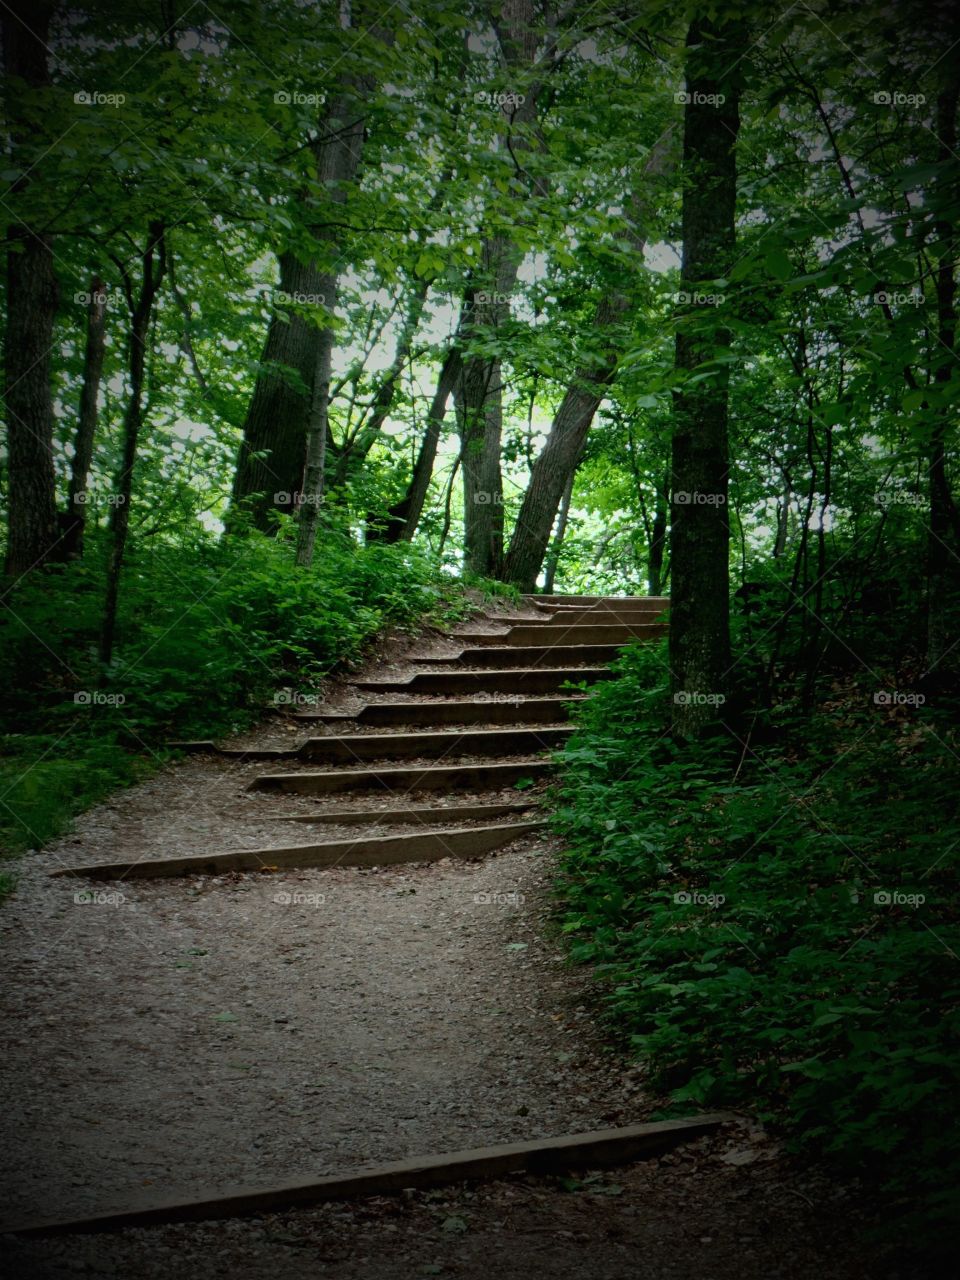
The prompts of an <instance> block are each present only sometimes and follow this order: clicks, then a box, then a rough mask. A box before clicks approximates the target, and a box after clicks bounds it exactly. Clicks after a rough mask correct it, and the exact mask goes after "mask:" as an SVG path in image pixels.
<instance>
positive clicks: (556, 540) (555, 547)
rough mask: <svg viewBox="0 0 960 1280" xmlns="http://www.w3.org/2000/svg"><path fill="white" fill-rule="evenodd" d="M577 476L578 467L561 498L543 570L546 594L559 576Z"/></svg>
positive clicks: (572, 472) (550, 592) (571, 474)
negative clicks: (561, 554)
mask: <svg viewBox="0 0 960 1280" xmlns="http://www.w3.org/2000/svg"><path fill="white" fill-rule="evenodd" d="M575 476H576V468H574V469H573V470H571V472H570V476H569V478H568V480H567V487H566V488H565V489H564V491H563V497H562V498H561V499H560V514H559V515H558V516H557V528H556V532H555V533H554V535H553V542H552V543H551V544H550V553H549V555H548V556H547V562H546V565H545V567H544V572H543V590H544V594H545V595H551V594H552V593H553V584H554V582H555V581H556V577H557V566H558V565H559V563H560V552H561V551H562V550H563V540H564V538H565V537H566V536H567V521H568V520H569V518H570V503H571V502H572V500H573V481H574V478H575Z"/></svg>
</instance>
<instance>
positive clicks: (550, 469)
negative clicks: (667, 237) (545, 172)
mask: <svg viewBox="0 0 960 1280" xmlns="http://www.w3.org/2000/svg"><path fill="white" fill-rule="evenodd" d="M672 134H673V131H672V130H668V131H667V132H666V133H665V134H664V135H663V136H662V137H661V138H660V139H659V141H658V142H657V144H656V145H655V146H654V147H653V148H652V149H651V151H650V154H649V156H648V157H647V161H646V164H645V165H644V169H643V174H644V177H645V178H647V179H648V180H649V179H651V178H655V177H657V176H659V175H661V174H663V173H664V172H666V170H667V168H668V166H669V164H670V157H671V153H672V150H673V142H672ZM651 203H652V202H651V200H650V193H649V192H647V191H645V190H642V191H637V192H635V193H634V200H633V205H634V216H635V218H636V226H635V227H634V228H632V229H631V230H630V231H628V232H627V233H625V235H624V240H625V241H626V242H627V243H628V244H629V245H630V246H631V248H632V249H633V250H634V253H635V255H636V259H637V266H638V269H639V268H640V267H641V266H642V261H643V249H644V245H645V243H646V228H645V227H644V225H643V224H644V222H645V221H646V220H647V219H648V218H649V216H650V212H649V211H650V205H651ZM629 307H630V300H629V298H628V297H627V296H626V295H625V294H622V293H610V294H609V295H608V296H606V297H604V298H602V299H601V301H600V303H599V304H598V306H597V310H596V313H595V316H594V321H593V324H594V328H595V329H596V330H598V331H599V332H600V333H601V334H602V335H603V337H604V339H605V341H606V342H607V344H608V345H607V347H606V349H605V350H604V351H603V352H602V353H601V355H600V357H599V360H598V361H597V362H595V363H594V364H593V365H592V366H589V367H588V366H583V367H581V368H579V369H578V370H577V372H576V374H575V375H574V380H573V382H572V383H571V384H570V386H569V387H568V388H567V392H566V394H565V395H564V397H563V400H562V401H561V403H560V407H559V408H558V409H557V412H556V414H555V415H554V419H553V423H552V424H551V427H550V434H549V435H548V436H547V440H546V443H545V444H544V446H543V449H542V450H541V452H540V456H539V457H538V458H537V460H536V462H535V463H534V464H533V470H532V472H531V474H530V483H529V484H528V486H527V491H526V493H525V494H524V497H523V503H522V504H521V507H520V514H519V515H518V516H517V523H516V526H515V528H514V531H513V536H512V538H511V539H510V549H509V551H508V552H507V555H506V559H505V561H504V566H503V578H504V580H505V581H506V582H512V583H513V584H514V586H517V587H519V588H520V590H521V591H532V590H533V589H534V587H535V585H536V581H537V575H538V574H539V572H540V566H541V564H542V563H543V557H544V555H545V554H546V550H547V544H548V542H549V541H550V531H551V529H552V528H553V523H554V520H555V519H556V516H557V508H558V507H559V505H560V499H561V497H562V495H563V491H564V488H565V487H566V484H567V480H568V478H569V476H570V474H571V472H572V471H573V470H574V469H575V467H576V464H577V460H578V459H579V458H580V456H581V455H582V453H583V447H584V443H585V441H586V438H587V432H588V431H589V430H590V424H591V423H592V422H593V418H594V414H595V413H596V412H597V409H598V408H599V407H600V404H601V402H602V401H603V397H604V395H605V394H606V391H607V387H608V386H609V385H610V383H611V382H612V381H613V378H614V375H615V374H616V370H617V364H618V361H619V359H620V350H619V340H618V339H616V338H614V336H613V334H612V332H611V331H612V330H613V329H614V327H615V326H616V325H617V324H618V323H619V322H620V321H621V320H622V319H623V318H624V316H625V315H626V313H627V311H628V310H629Z"/></svg>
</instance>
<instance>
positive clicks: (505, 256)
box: [453, 237, 519, 576]
mask: <svg viewBox="0 0 960 1280" xmlns="http://www.w3.org/2000/svg"><path fill="white" fill-rule="evenodd" d="M483 250H484V263H483V269H482V271H481V278H482V279H483V280H485V281H486V280H489V281H491V282H492V283H491V285H490V291H489V292H488V291H486V290H484V289H476V288H474V289H471V291H470V292H469V293H468V294H467V302H466V306H467V311H468V318H467V323H466V326H465V327H466V335H465V337H466V341H467V342H468V343H469V341H470V339H471V338H472V337H474V336H476V335H477V334H479V333H482V332H484V331H489V330H490V329H496V328H499V327H500V325H501V324H502V323H503V322H504V320H505V319H506V316H507V313H508V310H509V308H508V306H507V303H506V301H505V299H506V295H507V292H508V290H509V289H510V288H512V286H513V282H514V281H515V280H516V274H517V269H518V267H519V262H517V261H515V260H514V255H512V254H511V252H510V246H509V245H508V243H507V242H506V241H505V240H504V239H503V238H502V237H494V238H493V239H490V240H487V241H485V243H484V246H483ZM491 293H492V298H491ZM453 396H454V402H455V404H456V409H457V424H458V427H459V431H460V448H461V470H462V474H463V504H464V505H463V547H464V555H463V563H464V569H465V570H466V571H467V572H468V573H476V574H480V575H484V576H492V575H494V574H496V573H497V572H498V571H499V568H500V563H501V559H502V556H503V479H502V477H501V474H500V451H501V437H502V431H503V404H502V396H501V367H500V359H499V357H497V356H476V355H473V356H472V355H465V356H464V357H463V363H462V367H461V372H460V378H459V380H458V382H457V383H456V385H455V386H454V390H453Z"/></svg>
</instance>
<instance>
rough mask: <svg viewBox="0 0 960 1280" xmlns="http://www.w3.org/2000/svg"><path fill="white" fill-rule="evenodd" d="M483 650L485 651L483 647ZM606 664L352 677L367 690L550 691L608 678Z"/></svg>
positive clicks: (450, 692)
mask: <svg viewBox="0 0 960 1280" xmlns="http://www.w3.org/2000/svg"><path fill="white" fill-rule="evenodd" d="M484 652H485V653H486V652H487V651H486V650H484ZM612 677H613V672H612V671H611V670H610V668H609V667H556V666H550V667H536V668H533V669H530V670H513V671H511V670H509V669H506V668H505V669H503V670H499V671H491V670H479V671H470V670H463V669H459V670H458V669H457V668H451V669H448V670H444V669H443V668H442V667H438V668H437V670H436V671H419V672H417V673H416V675H412V676H408V677H407V679H405V680H371V679H361V680H353V681H351V683H352V684H353V685H354V686H355V687H356V688H357V689H365V690H367V691H368V692H370V693H386V694H391V693H399V694H403V693H431V694H441V695H453V694H458V693H469V694H478V693H519V694H537V693H553V692H556V691H557V690H558V689H562V688H563V686H564V685H566V684H583V683H586V684H593V683H594V682H595V681H597V680H610V679H611V678H612Z"/></svg>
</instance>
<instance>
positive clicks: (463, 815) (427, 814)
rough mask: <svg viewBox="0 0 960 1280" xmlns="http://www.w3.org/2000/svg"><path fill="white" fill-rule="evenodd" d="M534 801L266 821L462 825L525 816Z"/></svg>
mask: <svg viewBox="0 0 960 1280" xmlns="http://www.w3.org/2000/svg"><path fill="white" fill-rule="evenodd" d="M537 807H538V802H537V801H536V800H528V801H525V802H524V801H520V802H517V803H508V802H504V803H503V804H450V805H406V806H405V807H404V808H402V809H332V810H331V809H328V810H327V811H326V812H325V813H316V814H314V813H287V814H277V815H276V816H274V817H273V818H271V819H268V821H273V822H304V823H308V824H319V825H329V826H344V827H352V826H362V825H363V824H364V823H369V824H370V826H379V825H380V824H382V823H385V822H389V823H399V824H401V825H404V824H406V823H410V822H420V823H429V822H431V821H432V822H440V821H443V820H445V819H451V818H454V819H456V818H459V819H460V820H461V821H462V822H467V821H472V820H474V819H476V818H504V817H507V816H508V815H509V814H511V813H528V812H529V811H530V810H531V809H536V808H537Z"/></svg>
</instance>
